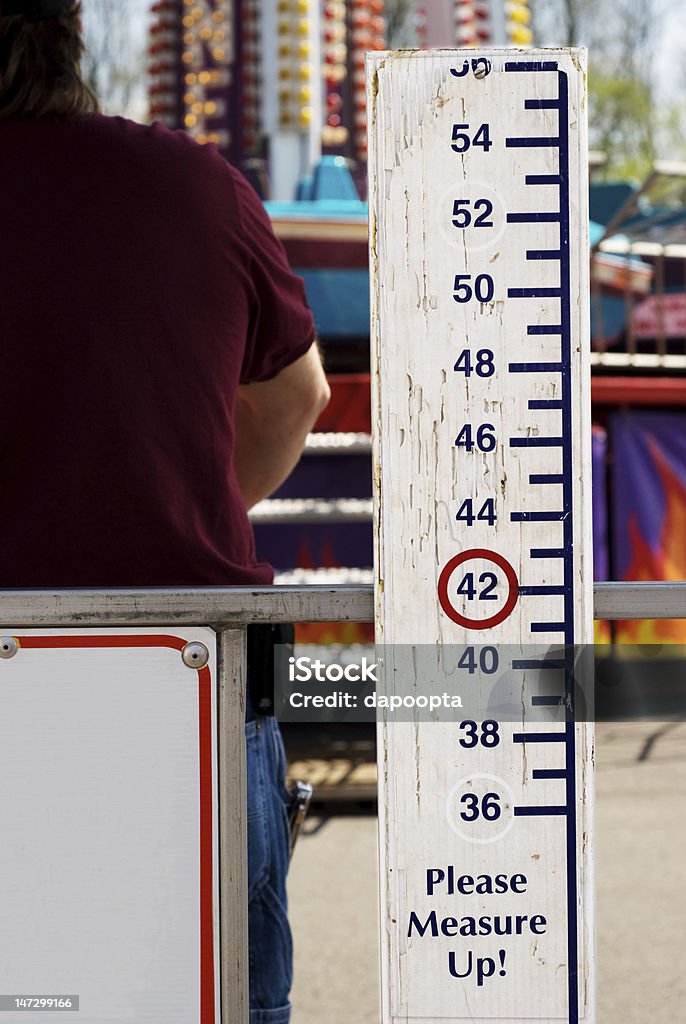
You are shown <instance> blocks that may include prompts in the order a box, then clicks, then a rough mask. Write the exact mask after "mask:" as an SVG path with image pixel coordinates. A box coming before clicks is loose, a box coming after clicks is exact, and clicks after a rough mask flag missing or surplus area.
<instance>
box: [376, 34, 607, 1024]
mask: <svg viewBox="0 0 686 1024" xmlns="http://www.w3.org/2000/svg"><path fill="white" fill-rule="evenodd" d="M584 77H585V75H584V55H583V53H582V52H581V51H578V50H545V51H527V52H523V51H508V50H487V51H474V50H461V51H428V52H424V53H413V54H402V53H399V54H392V55H391V54H383V53H381V54H372V55H370V56H369V63H368V85H369V110H370V162H369V172H370V264H371V267H372V351H373V362H374V375H375V385H374V398H373V401H374V405H375V415H374V416H373V421H374V422H375V423H376V422H378V424H379V429H378V430H377V431H376V433H375V437H374V453H375V488H376V494H375V497H376V530H375V534H376V543H377V567H378V577H379V578H378V581H377V584H378V585H377V590H376V600H377V616H376V622H377V629H378V637H379V639H380V641H381V642H382V643H383V644H384V645H386V647H385V650H386V658H387V660H388V659H389V658H390V659H391V660H392V659H393V655H392V654H389V653H388V652H389V649H390V648H389V645H400V644H404V645H408V644H417V645H442V646H441V649H442V651H443V652H444V653H443V655H442V658H443V661H444V666H445V667H446V674H447V675H450V677H451V681H452V684H453V685H454V686H456V687H457V690H456V692H457V693H460V694H462V698H463V702H464V708H465V710H464V712H457V716H458V717H456V719H455V721H454V722H445V721H443V722H441V723H436V722H426V721H425V722H416V723H398V722H393V721H390V720H388V721H387V722H385V723H383V724H382V726H381V727H380V736H379V739H380V745H379V749H380V753H379V767H380V830H381V832H380V838H381V843H380V846H381V886H382V893H381V913H382V931H383V954H382V974H383V977H382V987H383V1021H384V1024H389V1022H393V1024H400V1022H401V1021H402V1022H404V1024H408V1022H414V1021H417V1022H419V1021H422V1022H423V1024H427V1022H432V1024H442V1022H444V1021H454V1020H470V1021H482V1022H484V1024H485V1022H487V1021H492V1020H499V1021H510V1022H511V1024H523V1022H527V1021H529V1022H540V1021H550V1022H552V1021H565V1022H568V1024H577V1022H578V1021H581V1020H583V1021H591V1020H592V1019H593V1005H592V1003H593V1000H592V983H591V969H592V943H593V931H592V893H591V849H592V842H591V839H592V837H591V834H590V821H591V806H590V803H591V794H590V775H591V750H592V727H591V726H590V725H588V724H587V723H586V722H583V721H580V720H575V717H574V716H575V709H574V706H573V697H574V693H573V680H572V679H571V673H570V660H569V659H570V657H571V655H570V654H569V653H568V648H567V652H566V649H565V645H572V644H590V643H592V576H591V533H590V530H591V515H590V466H591V461H590V396H589V392H590V376H589V358H588V347H589V339H588V275H587V267H588V238H587V212H586V211H587V181H586V132H585V99H584V92H583V90H584ZM509 644H526V645H540V646H539V648H538V651H539V652H540V655H539V657H538V658H537V657H533V658H532V657H531V655H530V654H529V655H528V656H527V657H520V658H517V657H516V656H513V655H512V653H511V651H509V649H508V647H507V646H504V645H509ZM479 645H486V647H485V648H484V647H483V646H479ZM551 648H554V649H556V650H557V651H558V653H559V652H560V650H561V651H562V654H561V656H560V657H559V658H558V660H557V664H556V665H555V664H553V663H552V662H551V661H550V654H549V651H550V649H551ZM539 658H540V661H543V660H545V661H546V662H547V664H546V667H545V669H541V665H540V661H539ZM508 659H509V660H508ZM506 660H507V664H505V661H506ZM479 669H481V672H479ZM496 669H498V670H499V671H500V672H501V673H502V672H505V673H506V675H507V677H508V679H509V680H510V682H511V681H512V679H518V678H521V681H522V690H521V715H520V717H519V721H516V720H513V717H512V715H510V716H509V721H506V720H499V719H498V717H497V715H496V714H488V715H485V714H484V713H482V712H481V710H480V709H479V708H478V707H477V708H476V710H475V711H474V712H473V713H472V714H470V713H469V706H470V703H469V702H470V696H471V697H472V700H473V701H474V700H475V697H474V694H475V693H476V690H477V689H478V688H477V687H476V685H475V679H476V677H478V676H479V675H481V679H482V683H483V679H484V678H485V676H487V675H488V674H489V673H490V672H492V671H493V672H495V670H496ZM534 677H538V678H539V679H545V680H546V686H547V689H546V691H545V692H546V694H547V696H542V697H541V696H539V697H537V698H536V699H535V700H534V698H531V697H530V696H529V695H528V691H527V689H526V686H527V685H528V683H529V682H530V681H531V679H532V678H534ZM423 682H425V680H424V681H417V685H418V686H419V685H421V683H423ZM432 687H434V688H437V689H438V690H440V689H441V688H442V685H441V681H440V680H438V681H434V682H432V683H431V686H430V687H429V689H431V688H432ZM518 687H519V683H517V684H516V687H515V689H516V690H517V692H518ZM536 705H538V706H536ZM546 705H549V708H547V709H546ZM474 706H475V707H476V705H474ZM560 712H561V714H560ZM460 714H462V715H463V716H464V717H463V718H462V719H461V718H460V717H459V715H460ZM517 714H518V712H516V714H515V718H516V715H517ZM541 715H548V718H547V719H544V720H542V719H541ZM578 717H581V716H580V715H579V716H578Z"/></svg>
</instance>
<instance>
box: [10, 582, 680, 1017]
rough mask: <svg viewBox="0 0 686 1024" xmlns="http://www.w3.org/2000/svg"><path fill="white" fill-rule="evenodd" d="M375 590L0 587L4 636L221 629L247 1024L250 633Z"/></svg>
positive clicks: (343, 614)
mask: <svg viewBox="0 0 686 1024" xmlns="http://www.w3.org/2000/svg"><path fill="white" fill-rule="evenodd" d="M594 598H595V602H594V604H595V617H596V618H600V619H639V618H686V581H685V582H677V583H598V584H596V585H595V587H594ZM373 618H374V596H373V588H372V587H371V586H340V587H331V586H321V587H318V586H309V587H287V586H273V587H264V588H247V587H229V588H210V589H196V588H188V589H183V590H172V589H149V590H55V591H49V590H42V591H28V590H19V591H3V592H0V623H2V624H4V628H3V627H2V626H0V629H2V632H3V633H5V632H11V631H12V630H15V629H18V628H25V629H26V628H32V629H36V628H44V629H48V628H53V629H54V628H72V629H73V628H84V627H87V628H97V627H101V628H105V627H115V626H129V627H130V626H149V627H159V626H209V627H211V628H212V629H214V630H215V631H216V632H217V633H218V665H217V671H218V683H219V703H218V708H219V723H218V733H219V746H218V754H219V766H218V769H219V864H220V871H219V874H220V882H219V889H220V891H219V902H220V934H221V991H222V996H221V1005H222V1019H223V1020H224V1021H225V1022H230V1024H247V1021H248V979H247V964H248V955H247V949H248V946H247V837H246V813H247V811H246V782H245V775H246V771H245V743H244V731H243V721H244V712H245V649H246V641H245V630H246V627H247V625H248V624H250V623H253V622H334V621H338V622H341V621H351V622H369V621H372V620H373Z"/></svg>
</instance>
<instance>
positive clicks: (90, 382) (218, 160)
mask: <svg viewBox="0 0 686 1024" xmlns="http://www.w3.org/2000/svg"><path fill="white" fill-rule="evenodd" d="M0 252H1V253H2V257H1V268H0V338H1V343H0V369H1V371H2V394H1V398H0V587H3V588H15V587H35V588H39V587H106V586H110V587H118V586H121V587H127V586H174V585H189V586H190V585H198V586H201V585H210V586H211V585H229V584H245V585H251V584H260V583H268V582H271V580H272V571H271V569H270V567H269V566H268V565H266V564H263V563H257V562H256V561H255V551H254V542H253V537H252V531H251V528H250V525H249V522H248V519H247V515H246V512H245V509H244V506H243V502H242V499H241V495H240V493H239V489H238V485H237V481H236V477H235V475H234V471H233V468H232V466H233V449H234V404H235V399H236V389H237V385H238V383H239V381H240V382H243V383H246V382H251V381H260V380H267V379H269V378H270V377H273V376H275V375H276V374H277V373H278V372H279V371H280V370H282V369H283V368H284V367H285V366H287V365H288V364H289V363H291V362H292V361H293V360H295V359H296V358H298V357H299V356H301V355H303V354H304V353H305V352H306V351H307V349H308V348H309V347H310V345H311V343H312V340H313V337H314V329H313V325H312V317H311V314H310V312H309V310H308V308H307V305H306V302H305V296H304V290H303V286H302V282H301V281H300V280H299V279H298V278H296V277H294V276H293V274H291V272H290V271H289V269H288V265H287V263H286V258H285V255H284V252H283V249H282V247H281V245H280V243H279V242H278V241H277V240H276V239H275V237H274V235H273V233H272V230H271V226H270V224H269V220H268V218H267V215H266V214H265V212H264V209H263V207H262V205H261V203H260V202H259V200H258V199H257V197H256V196H255V194H254V193H253V191H252V189H251V188H250V187H249V185H248V184H247V183H246V182H245V180H244V179H243V178H242V176H241V175H240V174H238V173H237V172H236V171H235V170H233V169H232V168H231V167H230V166H229V165H228V164H227V163H226V162H225V161H224V160H223V159H222V157H220V156H219V154H218V153H217V152H216V151H215V150H214V149H213V148H211V147H200V146H198V145H196V144H195V143H194V142H192V141H191V140H190V139H189V138H188V137H187V136H185V135H184V134H183V133H181V132H171V131H168V130H167V129H166V128H163V127H161V126H160V125H154V126H152V127H145V126H142V125H136V124H133V123H132V122H130V121H126V120H123V119H121V118H106V117H93V118H89V119H88V120H86V121H83V122H81V123H66V122H59V121H33V122H30V121H0Z"/></svg>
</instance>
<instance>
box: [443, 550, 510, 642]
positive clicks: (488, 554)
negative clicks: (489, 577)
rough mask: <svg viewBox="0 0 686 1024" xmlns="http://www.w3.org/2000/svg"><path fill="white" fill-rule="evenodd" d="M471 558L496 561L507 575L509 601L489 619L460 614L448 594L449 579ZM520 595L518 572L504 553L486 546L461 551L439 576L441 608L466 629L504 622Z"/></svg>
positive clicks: (485, 627) (481, 627)
mask: <svg viewBox="0 0 686 1024" xmlns="http://www.w3.org/2000/svg"><path fill="white" fill-rule="evenodd" d="M471 558H484V559H485V560H486V561H487V562H495V564H496V565H497V566H499V567H500V568H501V569H502V570H503V572H504V573H505V576H506V577H507V583H508V586H509V593H508V595H507V601H506V602H505V604H504V605H503V607H502V608H501V609H500V611H499V612H496V613H495V615H491V616H490V618H488V619H468V618H467V616H466V615H460V613H459V612H458V611H456V610H455V608H454V607H453V605H452V602H451V600H450V597H449V595H448V581H449V579H450V577H451V576H452V574H453V573H454V571H455V569H457V567H458V565H462V563H463V562H467V561H469V559H471ZM518 597H519V581H518V580H517V574H516V572H515V571H514V569H513V568H512V566H511V565H510V563H509V562H508V561H507V559H506V558H503V556H502V555H499V554H498V553H497V552H496V551H488V550H487V549H486V548H470V549H469V550H467V551H461V552H460V554H459V555H455V557H454V558H451V559H450V561H449V562H447V563H446V564H445V565H444V566H443V569H442V570H441V575H440V576H439V578H438V600H439V601H440V602H441V608H442V609H443V611H444V612H445V614H446V615H447V616H448V618H449V619H452V620H453V622H456V623H457V625H458V626H464V627H465V629H492V627H493V626H497V625H499V623H501V622H503V621H504V620H505V619H506V618H507V617H508V615H511V614H512V610H513V609H514V606H515V605H516V604H517V598H518Z"/></svg>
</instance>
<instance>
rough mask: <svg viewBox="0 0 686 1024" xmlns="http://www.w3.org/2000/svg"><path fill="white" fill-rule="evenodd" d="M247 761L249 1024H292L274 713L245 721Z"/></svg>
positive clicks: (282, 794)
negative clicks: (289, 1023) (271, 715)
mask: <svg viewBox="0 0 686 1024" xmlns="http://www.w3.org/2000/svg"><path fill="white" fill-rule="evenodd" d="M245 737H246V751H247V765H248V771H247V775H248V949H249V965H250V1024H288V1022H289V1020H290V1015H291V1007H290V1003H289V1001H288V996H289V992H290V988H291V981H292V977H293V944H292V940H291V930H290V928H289V925H288V916H287V902H286V872H287V871H288V857H289V827H288V814H287V810H286V808H287V802H288V794H287V791H286V785H285V774H286V757H285V754H284V749H283V741H282V739H281V733H280V731H279V726H278V723H277V721H276V719H275V718H273V717H261V716H258V717H254V718H253V717H251V712H250V711H249V712H248V721H246V724H245Z"/></svg>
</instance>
